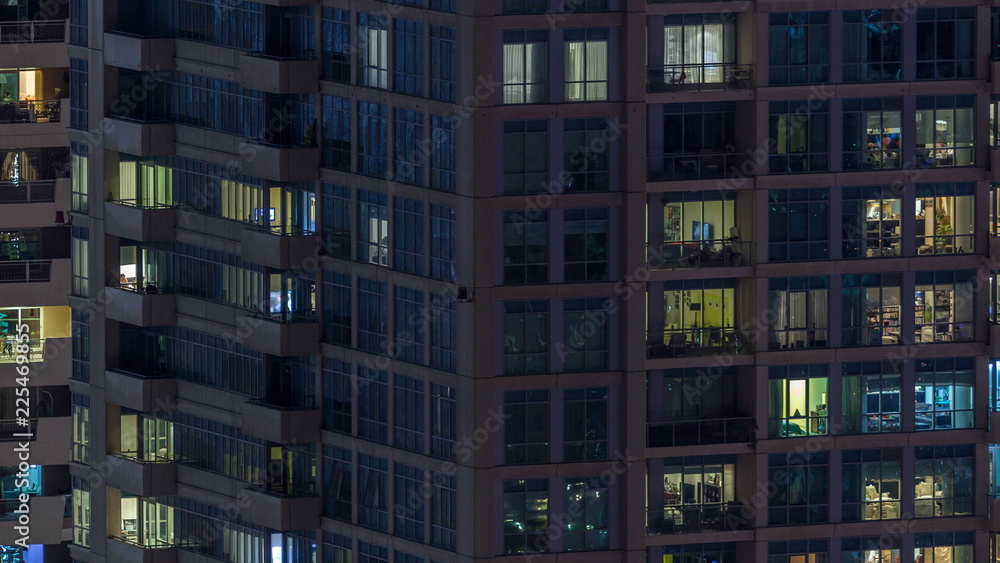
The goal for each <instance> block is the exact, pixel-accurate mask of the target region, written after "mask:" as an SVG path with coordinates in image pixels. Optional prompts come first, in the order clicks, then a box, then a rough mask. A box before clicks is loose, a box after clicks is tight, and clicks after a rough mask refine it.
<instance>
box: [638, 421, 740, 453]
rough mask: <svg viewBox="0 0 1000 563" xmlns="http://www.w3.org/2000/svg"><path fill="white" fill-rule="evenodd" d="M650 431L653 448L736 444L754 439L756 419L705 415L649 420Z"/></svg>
mask: <svg viewBox="0 0 1000 563" xmlns="http://www.w3.org/2000/svg"><path fill="white" fill-rule="evenodd" d="M648 431H649V432H648V435H647V442H648V446H647V447H650V448H672V447H676V446H700V445H705V444H736V443H740V442H749V441H751V439H752V437H753V419H752V418H750V417H741V418H706V419H701V420H677V421H670V422H653V423H650V424H649V427H648Z"/></svg>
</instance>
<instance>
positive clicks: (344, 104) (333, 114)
mask: <svg viewBox="0 0 1000 563" xmlns="http://www.w3.org/2000/svg"><path fill="white" fill-rule="evenodd" d="M322 142H323V166H325V167H327V168H335V169H337V170H346V171H349V170H350V169H351V100H350V99H349V98H341V97H339V96H323V132H322Z"/></svg>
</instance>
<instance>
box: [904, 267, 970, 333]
mask: <svg viewBox="0 0 1000 563" xmlns="http://www.w3.org/2000/svg"><path fill="white" fill-rule="evenodd" d="M974 277H975V272H974V271H973V270H957V271H950V270H948V271H937V272H917V285H916V291H915V293H914V312H915V316H916V319H915V324H916V333H915V334H914V336H913V339H914V342H916V343H927V342H954V341H968V340H972V339H973V337H974V327H975V323H974V321H973V311H974V310H975V288H974Z"/></svg>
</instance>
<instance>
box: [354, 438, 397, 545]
mask: <svg viewBox="0 0 1000 563" xmlns="http://www.w3.org/2000/svg"><path fill="white" fill-rule="evenodd" d="M387 468H388V463H387V462H386V461H385V460H384V459H379V458H377V457H372V456H368V455H365V454H359V455H358V524H360V525H361V526H366V527H368V528H375V529H376V530H381V531H383V532H385V531H387V530H388V525H389V517H388V512H387V511H386V500H387V499H386V495H387V494H388V489H386V476H387V472H388V469H387Z"/></svg>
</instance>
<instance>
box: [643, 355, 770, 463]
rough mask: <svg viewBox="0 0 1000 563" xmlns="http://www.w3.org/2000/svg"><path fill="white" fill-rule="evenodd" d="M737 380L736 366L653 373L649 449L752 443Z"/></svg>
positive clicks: (649, 379) (649, 393)
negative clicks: (740, 402)
mask: <svg viewBox="0 0 1000 563" xmlns="http://www.w3.org/2000/svg"><path fill="white" fill-rule="evenodd" d="M736 384H737V379H736V370H735V368H733V367H713V368H712V369H703V368H685V369H668V370H663V371H662V372H659V371H653V372H650V373H649V376H648V377H647V397H648V401H649V403H648V410H647V413H648V416H647V418H648V420H649V423H650V426H649V436H648V444H649V447H672V446H689V445H699V444H717V443H731V442H747V441H750V420H749V417H745V416H744V415H743V409H742V408H741V407H740V405H739V404H738V403H737V400H736Z"/></svg>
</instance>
